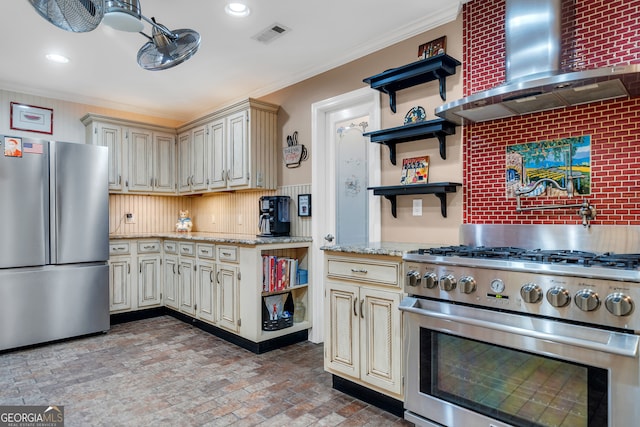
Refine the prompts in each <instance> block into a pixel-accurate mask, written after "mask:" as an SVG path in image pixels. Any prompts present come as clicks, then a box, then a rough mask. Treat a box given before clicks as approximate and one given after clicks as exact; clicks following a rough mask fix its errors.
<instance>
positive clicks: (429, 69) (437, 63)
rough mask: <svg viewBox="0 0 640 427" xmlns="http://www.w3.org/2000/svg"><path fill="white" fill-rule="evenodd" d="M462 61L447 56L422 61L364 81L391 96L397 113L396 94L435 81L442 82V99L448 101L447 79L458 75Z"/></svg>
mask: <svg viewBox="0 0 640 427" xmlns="http://www.w3.org/2000/svg"><path fill="white" fill-rule="evenodd" d="M458 65H460V61H458V60H457V59H455V58H452V57H451V56H449V55H447V54H444V53H443V54H441V55H436V56H433V57H431V58H427V59H421V60H419V61H416V62H412V63H411V64H407V65H403V66H402V67H398V68H392V69H390V70H387V71H384V72H382V73H380V74H376V75H375V76H371V77H367V78H366V79H364V80H363V81H364V82H365V83H367V84H368V85H369V86H371V88H372V89H376V90H379V91H380V92H384V93H386V94H388V95H389V106H390V107H391V111H393V112H394V113H395V112H396V92H397V91H399V90H402V89H406V88H409V87H412V86H416V85H419V84H422V83H427V82H430V81H433V80H438V81H439V82H440V98H442V100H443V101H446V99H447V95H446V94H447V86H446V79H447V77H449V76H452V75H454V74H455V73H456V67H457V66H458Z"/></svg>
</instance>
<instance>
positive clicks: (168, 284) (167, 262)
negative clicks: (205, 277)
mask: <svg viewBox="0 0 640 427" xmlns="http://www.w3.org/2000/svg"><path fill="white" fill-rule="evenodd" d="M163 247H164V254H163V261H164V262H163V268H162V271H163V274H162V279H163V282H162V303H163V304H164V305H165V306H166V307H169V308H172V309H174V310H179V309H180V307H179V303H178V242H176V241H173V240H165V241H164V244H163Z"/></svg>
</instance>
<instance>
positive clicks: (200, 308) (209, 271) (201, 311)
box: [196, 243, 217, 324]
mask: <svg viewBox="0 0 640 427" xmlns="http://www.w3.org/2000/svg"><path fill="white" fill-rule="evenodd" d="M196 255H197V261H196V289H197V302H196V317H197V318H198V319H200V320H203V321H205V322H207V323H211V324H215V323H216V314H217V310H216V303H217V285H216V279H215V275H216V265H215V257H216V256H215V245H213V244H210V243H196Z"/></svg>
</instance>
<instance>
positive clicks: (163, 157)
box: [153, 132, 176, 193]
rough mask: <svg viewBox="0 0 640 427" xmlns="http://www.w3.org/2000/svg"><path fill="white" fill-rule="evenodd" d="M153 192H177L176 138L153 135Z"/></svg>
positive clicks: (158, 134) (160, 134) (166, 135)
mask: <svg viewBox="0 0 640 427" xmlns="http://www.w3.org/2000/svg"><path fill="white" fill-rule="evenodd" d="M153 149H154V154H153V159H154V163H153V191H154V192H162V193H175V192H176V137H175V135H171V134H168V133H166V134H165V133H156V132H154V133H153Z"/></svg>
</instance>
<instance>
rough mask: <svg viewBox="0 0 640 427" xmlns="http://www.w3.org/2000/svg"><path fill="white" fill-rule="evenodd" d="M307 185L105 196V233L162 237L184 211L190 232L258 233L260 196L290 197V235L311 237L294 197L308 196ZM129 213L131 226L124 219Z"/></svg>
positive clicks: (309, 227)
mask: <svg viewBox="0 0 640 427" xmlns="http://www.w3.org/2000/svg"><path fill="white" fill-rule="evenodd" d="M310 193H311V184H302V185H289V186H284V187H279V188H278V190H277V191H250V192H232V193H212V194H208V195H204V196H182V197H174V196H146V195H145V196H141V195H128V194H111V195H110V196H109V233H113V234H129V233H131V234H136V233H166V232H171V231H174V227H175V223H176V221H177V219H178V213H179V211H180V210H181V209H188V210H189V211H190V213H191V219H192V221H193V230H192V231H202V232H210V233H225V234H256V233H257V232H258V208H259V206H258V200H259V199H260V197H261V196H271V195H276V194H278V195H283V196H289V197H291V212H290V215H291V235H292V236H311V218H310V217H298V194H310ZM127 213H133V214H134V218H135V223H133V224H127V223H126V221H125V215H126V214H127Z"/></svg>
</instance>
